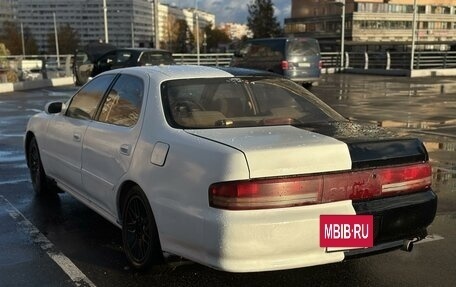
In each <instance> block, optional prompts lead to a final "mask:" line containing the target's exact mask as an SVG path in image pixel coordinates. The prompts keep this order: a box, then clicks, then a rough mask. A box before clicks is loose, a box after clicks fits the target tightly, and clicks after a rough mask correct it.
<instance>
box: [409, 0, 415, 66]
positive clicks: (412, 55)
mask: <svg viewBox="0 0 456 287" xmlns="http://www.w3.org/2000/svg"><path fill="white" fill-rule="evenodd" d="M415 41H416V0H413V20H412V51H411V59H410V75H411V74H412V71H413V69H414V63H413V62H414V60H415V59H414V58H415Z"/></svg>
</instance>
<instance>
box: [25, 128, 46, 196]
mask: <svg viewBox="0 0 456 287" xmlns="http://www.w3.org/2000/svg"><path fill="white" fill-rule="evenodd" d="M27 152H28V157H27V158H28V167H29V171H30V178H31V180H32V186H33V190H34V191H35V193H36V194H38V195H43V194H47V193H51V192H50V191H51V189H50V188H49V183H48V182H49V181H48V178H47V176H46V173H45V172H44V168H43V164H42V163H41V156H40V150H39V149H38V143H37V142H36V138H35V137H33V138H32V139H31V140H30V143H29V145H28V151H27Z"/></svg>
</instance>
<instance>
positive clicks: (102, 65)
mask: <svg viewBox="0 0 456 287" xmlns="http://www.w3.org/2000/svg"><path fill="white" fill-rule="evenodd" d="M100 51H104V52H105V53H100ZM171 64H174V59H173V56H172V54H171V52H168V51H165V50H158V49H146V48H125V49H117V48H115V47H114V46H112V45H106V44H98V45H96V47H95V46H91V47H89V48H86V49H84V50H81V51H77V52H76V54H75V57H74V64H73V74H74V76H75V83H76V85H83V84H85V83H87V81H88V80H89V78H93V77H95V76H96V75H98V74H101V73H103V72H105V71H109V70H114V69H119V68H126V67H135V66H150V65H171Z"/></svg>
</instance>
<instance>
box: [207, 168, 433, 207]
mask: <svg viewBox="0 0 456 287" xmlns="http://www.w3.org/2000/svg"><path fill="white" fill-rule="evenodd" d="M430 185H431V166H430V165H429V164H428V163H422V164H415V165H410V166H398V167H388V168H381V169H371V170H361V171H354V172H343V173H330V174H321V175H311V176H300V177H287V178H274V179H258V180H246V181H232V182H221V183H215V184H212V185H211V186H210V187H209V205H210V206H212V207H215V208H222V209H230V210H248V209H267V208H281V207H291V206H300V205H309V204H318V203H324V202H332V201H340V200H348V199H351V200H363V199H368V198H369V199H370V198H374V197H383V196H391V195H396V194H399V193H406V192H414V191H419V190H426V189H428V188H429V187H430Z"/></svg>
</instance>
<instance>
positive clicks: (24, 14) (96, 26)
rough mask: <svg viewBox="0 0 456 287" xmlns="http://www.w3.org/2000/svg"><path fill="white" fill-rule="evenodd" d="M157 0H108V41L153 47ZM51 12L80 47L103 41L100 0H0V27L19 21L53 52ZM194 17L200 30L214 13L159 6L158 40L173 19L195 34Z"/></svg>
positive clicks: (163, 40) (166, 36)
mask: <svg viewBox="0 0 456 287" xmlns="http://www.w3.org/2000/svg"><path fill="white" fill-rule="evenodd" d="M157 2H159V1H157V0H107V1H106V4H107V17H108V20H107V23H108V42H109V43H111V44H114V45H115V46H118V47H154V46H155V25H156V24H155V18H154V15H155V10H154V3H157ZM54 14H55V18H56V25H57V26H58V27H60V26H63V25H67V24H68V25H70V27H71V28H73V29H74V30H76V31H77V32H78V34H79V37H80V41H81V42H80V46H84V45H86V44H88V43H90V42H94V41H104V42H106V39H105V32H104V10H103V1H101V0H99V1H93V0H0V21H1V22H0V28H1V25H2V24H3V22H4V21H5V20H10V21H16V22H17V23H18V24H19V23H21V24H22V25H23V27H24V28H25V27H27V28H28V29H29V30H30V32H31V34H32V35H33V36H34V38H35V40H36V42H37V44H38V47H39V50H40V51H42V52H45V53H49V52H50V51H54V47H53V46H52V47H48V37H49V35H50V34H51V35H53V33H54ZM196 15H198V17H196ZM197 18H198V24H199V27H200V30H202V29H204V27H205V26H207V25H209V24H211V25H213V24H214V23H215V15H214V14H211V13H207V12H205V11H201V10H195V9H193V8H189V9H180V8H177V7H172V6H169V5H166V4H160V5H158V21H157V22H158V27H159V28H158V39H159V43H167V42H169V41H170V40H169V35H170V30H172V29H173V28H174V27H173V26H174V25H175V21H176V20H185V21H186V22H187V25H188V27H189V30H190V31H191V32H192V33H194V32H195V28H196V25H195V23H196V19H197ZM201 39H202V38H201ZM201 41H202V40H201ZM160 48H166V46H165V47H160Z"/></svg>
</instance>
